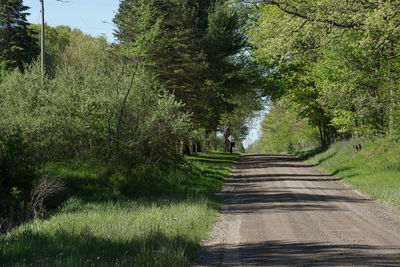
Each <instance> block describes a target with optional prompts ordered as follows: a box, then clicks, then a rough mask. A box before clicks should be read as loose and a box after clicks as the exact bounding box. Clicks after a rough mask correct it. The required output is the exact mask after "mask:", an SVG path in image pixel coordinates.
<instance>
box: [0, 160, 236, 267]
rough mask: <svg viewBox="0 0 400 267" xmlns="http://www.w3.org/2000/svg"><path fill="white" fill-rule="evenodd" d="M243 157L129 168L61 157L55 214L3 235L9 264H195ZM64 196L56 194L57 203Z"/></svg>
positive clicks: (54, 168) (54, 169) (4, 260)
mask: <svg viewBox="0 0 400 267" xmlns="http://www.w3.org/2000/svg"><path fill="white" fill-rule="evenodd" d="M236 156H237V155H229V154H224V153H205V154H200V155H199V156H197V157H189V158H187V159H186V162H185V163H183V164H182V165H181V166H179V167H174V168H171V167H168V168H167V167H164V168H162V167H159V168H149V167H146V166H138V167H135V168H134V169H131V170H129V173H126V172H125V173H124V171H122V170H113V171H110V170H109V168H106V167H104V166H101V165H100V164H98V163H95V162H83V163H82V162H81V163H79V162H71V161H70V162H60V163H54V164H52V165H51V166H50V168H49V172H51V173H52V174H53V175H56V174H57V175H58V176H60V177H61V178H63V180H64V181H65V182H66V184H67V190H66V192H64V194H63V195H62V194H61V195H59V196H57V198H58V199H59V201H62V199H65V198H66V195H68V196H69V199H68V200H67V201H65V202H64V203H63V204H62V205H61V207H60V208H58V209H57V210H56V211H55V212H54V213H53V214H52V215H51V216H50V217H49V218H47V219H45V220H36V221H34V222H32V223H28V224H25V225H22V226H20V227H19V228H17V229H15V230H14V231H13V232H11V233H10V234H8V235H7V236H5V237H3V238H1V239H0V265H3V266H110V265H120V266H187V265H188V263H189V260H190V258H191V257H193V256H194V255H195V252H196V250H197V249H198V247H199V244H200V242H201V240H202V239H203V238H204V237H205V236H206V234H207V233H208V231H209V230H210V228H211V226H212V224H213V223H214V221H215V220H216V218H217V215H218V207H219V204H218V199H216V197H215V196H214V195H213V192H215V191H217V190H219V189H220V188H221V186H222V181H223V179H224V178H225V177H226V176H227V175H228V174H229V172H230V166H231V164H232V162H233V161H234V159H235V157H236ZM56 200H57V199H53V201H56Z"/></svg>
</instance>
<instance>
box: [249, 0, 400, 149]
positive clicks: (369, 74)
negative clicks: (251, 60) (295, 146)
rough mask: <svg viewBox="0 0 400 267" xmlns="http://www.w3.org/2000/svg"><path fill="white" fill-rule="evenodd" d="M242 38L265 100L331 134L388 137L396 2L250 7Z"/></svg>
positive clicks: (392, 115)
mask: <svg viewBox="0 0 400 267" xmlns="http://www.w3.org/2000/svg"><path fill="white" fill-rule="evenodd" d="M257 2H258V3H262V4H260V5H259V7H260V9H258V11H257V13H258V14H257V15H258V16H257V17H258V20H257V22H256V23H255V24H253V26H252V27H251V30H250V31H249V33H248V34H249V38H250V39H251V41H252V43H253V44H254V47H255V49H254V54H255V56H256V58H257V60H258V62H259V63H261V64H263V65H266V66H268V67H269V68H270V71H269V72H268V73H267V80H268V83H269V86H267V91H266V93H267V94H268V95H270V96H271V97H272V98H273V99H286V100H288V101H287V105H288V106H289V107H291V108H292V109H293V110H295V111H296V112H297V113H298V114H299V115H300V116H301V117H306V118H308V119H309V120H310V122H311V123H313V124H314V125H316V126H318V127H319V128H320V136H321V144H323V145H329V144H330V143H331V142H332V141H334V140H335V137H336V136H337V134H338V133H339V134H341V135H342V136H343V137H348V136H350V135H358V134H385V133H388V134H391V133H393V132H394V130H393V129H395V128H396V126H395V125H396V121H397V118H398V117H397V116H398V112H397V107H398V94H399V93H398V90H397V86H396V85H397V84H398V82H399V79H398V74H399V72H400V69H399V67H398V51H399V45H400V42H399V40H400V38H399V37H400V29H399V27H398V25H399V22H400V16H399V13H398V12H396V10H397V11H398V7H399V6H398V5H399V2H398V1H378V2H377V1H369V0H367V1H344V0H343V1H342V0H340V1H335V2H332V1H327V0H316V1H311V0H309V1H283V0H282V1H280V0H276V1H272V0H271V1H269V0H265V1H257Z"/></svg>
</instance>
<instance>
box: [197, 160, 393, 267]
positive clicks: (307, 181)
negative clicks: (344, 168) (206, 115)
mask: <svg viewBox="0 0 400 267" xmlns="http://www.w3.org/2000/svg"><path fill="white" fill-rule="evenodd" d="M222 194H223V195H224V196H225V198H224V199H225V200H224V204H223V207H222V210H221V216H220V218H219V220H218V222H217V223H216V225H215V227H214V229H213V231H212V233H211V235H210V237H209V238H208V239H207V240H205V242H204V248H203V249H202V250H201V252H200V253H199V257H198V258H197V260H196V261H195V262H193V263H192V266H195V267H200V266H400V212H399V211H398V210H396V209H394V208H391V207H388V206H386V205H384V204H382V203H379V202H377V201H374V200H373V199H371V198H370V197H368V196H366V195H363V194H361V193H359V192H357V191H356V190H354V189H352V187H351V186H349V185H347V184H345V183H343V182H341V181H340V179H339V178H337V177H335V176H332V175H329V174H325V173H323V172H322V171H320V170H317V169H316V168H314V166H312V165H310V164H308V163H306V162H303V161H301V160H299V159H298V158H296V157H295V156H293V155H278V154H247V155H242V156H241V158H240V159H239V161H238V162H237V163H236V164H235V166H234V169H233V171H232V175H231V177H230V178H229V179H227V180H226V181H225V187H224V190H223V192H222Z"/></svg>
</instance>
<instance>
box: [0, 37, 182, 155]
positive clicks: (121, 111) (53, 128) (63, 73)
mask: <svg viewBox="0 0 400 267" xmlns="http://www.w3.org/2000/svg"><path fill="white" fill-rule="evenodd" d="M107 47H108V46H107V43H106V42H105V41H104V39H96V40H93V38H91V37H87V36H83V35H77V36H75V37H74V38H71V39H70V45H69V46H68V47H66V48H65V49H64V52H63V53H62V54H61V55H60V58H61V59H62V62H63V65H60V66H59V67H57V69H56V70H55V77H54V78H52V79H49V78H43V77H42V76H41V74H40V73H39V70H38V67H37V66H32V67H31V69H29V70H26V72H25V73H19V72H17V71H16V72H13V73H12V74H10V75H8V76H7V77H6V78H5V79H4V81H3V82H2V83H1V84H0V88H1V89H0V95H1V99H2V101H1V102H0V109H1V111H2V116H1V125H3V127H4V128H5V129H13V128H19V129H21V131H22V134H23V136H24V137H26V138H27V139H28V140H29V141H31V142H32V143H33V144H34V145H35V146H36V147H37V148H38V149H40V153H39V154H40V155H41V156H42V157H43V159H44V160H46V159H50V158H60V157H68V156H69V157H71V156H76V155H85V154H88V153H94V154H98V155H102V156H103V157H112V156H115V155H117V154H118V153H120V152H122V151H124V150H128V151H131V153H132V152H133V153H138V154H139V155H142V156H143V157H145V158H147V159H149V160H155V161H157V160H161V159H168V160H169V159H170V158H175V157H176V154H177V153H178V152H177V149H176V145H177V144H178V140H180V139H181V138H182V137H184V136H186V135H188V131H189V129H190V122H189V116H188V115H187V114H185V113H182V112H181V111H180V109H181V106H182V105H181V104H180V103H179V102H177V101H176V100H175V99H174V97H173V96H171V95H170V94H168V93H166V92H165V91H164V90H163V89H162V88H161V87H160V86H159V85H158V84H157V83H156V82H155V81H154V79H153V78H152V77H151V76H149V75H148V74H147V73H146V72H144V71H143V70H140V69H136V70H130V71H129V72H128V71H126V67H125V65H124V64H120V63H119V62H116V61H115V60H111V59H110V58H109V57H108V56H107V54H105V53H104V52H103V51H104V50H105V49H107ZM116 80H117V82H116ZM61 151H62V152H61ZM60 152H61V153H60Z"/></svg>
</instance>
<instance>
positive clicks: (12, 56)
mask: <svg viewBox="0 0 400 267" xmlns="http://www.w3.org/2000/svg"><path fill="white" fill-rule="evenodd" d="M28 9H29V8H28V7H27V6H24V5H23V2H22V0H3V1H1V3H0V62H1V64H3V65H4V67H5V68H6V69H14V68H19V69H20V70H23V69H24V64H26V63H29V62H32V60H34V59H35V58H36V57H37V55H38V52H39V50H38V46H37V42H36V39H35V37H33V32H32V31H31V30H29V28H28V23H27V20H26V17H27V16H28V15H29V13H27V12H26V11H27V10H28Z"/></svg>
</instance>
